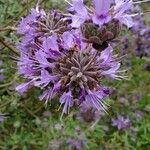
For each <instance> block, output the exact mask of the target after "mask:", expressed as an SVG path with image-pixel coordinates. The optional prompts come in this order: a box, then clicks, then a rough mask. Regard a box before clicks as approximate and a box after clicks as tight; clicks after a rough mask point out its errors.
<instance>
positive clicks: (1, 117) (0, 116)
mask: <svg viewBox="0 0 150 150" xmlns="http://www.w3.org/2000/svg"><path fill="white" fill-rule="evenodd" d="M5 119H6V116H5V115H4V114H1V113H0V122H3V121H4V120H5Z"/></svg>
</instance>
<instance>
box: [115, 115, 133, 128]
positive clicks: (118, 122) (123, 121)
mask: <svg viewBox="0 0 150 150" xmlns="http://www.w3.org/2000/svg"><path fill="white" fill-rule="evenodd" d="M112 125H113V126H116V127H117V128H118V129H119V130H121V129H122V130H124V129H128V128H129V127H130V126H131V122H130V120H129V118H128V117H126V118H125V117H123V116H118V117H117V118H116V119H112Z"/></svg>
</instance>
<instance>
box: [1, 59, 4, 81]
mask: <svg viewBox="0 0 150 150" xmlns="http://www.w3.org/2000/svg"><path fill="white" fill-rule="evenodd" d="M2 65H3V62H2V61H1V60H0V82H1V81H3V80H4V79H5V76H4V69H3V68H2Z"/></svg>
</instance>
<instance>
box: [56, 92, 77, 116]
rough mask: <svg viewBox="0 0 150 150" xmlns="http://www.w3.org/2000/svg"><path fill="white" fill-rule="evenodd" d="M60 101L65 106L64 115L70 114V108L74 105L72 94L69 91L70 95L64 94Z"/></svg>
mask: <svg viewBox="0 0 150 150" xmlns="http://www.w3.org/2000/svg"><path fill="white" fill-rule="evenodd" d="M59 101H60V103H61V105H63V104H64V107H63V111H62V115H63V114H64V113H69V110H70V107H72V106H73V103H74V102H73V96H72V94H71V92H70V91H69V92H68V93H66V92H65V93H63V95H62V96H61V97H60V99H59Z"/></svg>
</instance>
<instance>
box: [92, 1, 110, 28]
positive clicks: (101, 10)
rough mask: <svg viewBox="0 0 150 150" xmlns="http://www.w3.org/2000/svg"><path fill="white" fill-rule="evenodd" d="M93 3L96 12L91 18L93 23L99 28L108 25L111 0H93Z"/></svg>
mask: <svg viewBox="0 0 150 150" xmlns="http://www.w3.org/2000/svg"><path fill="white" fill-rule="evenodd" d="M93 2H94V5H95V11H96V12H95V14H94V16H93V17H92V20H93V22H94V23H95V24H97V25H99V26H101V25H103V24H104V23H108V22H109V21H110V20H111V16H110V15H109V9H110V4H111V0H107V1H106V0H93Z"/></svg>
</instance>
